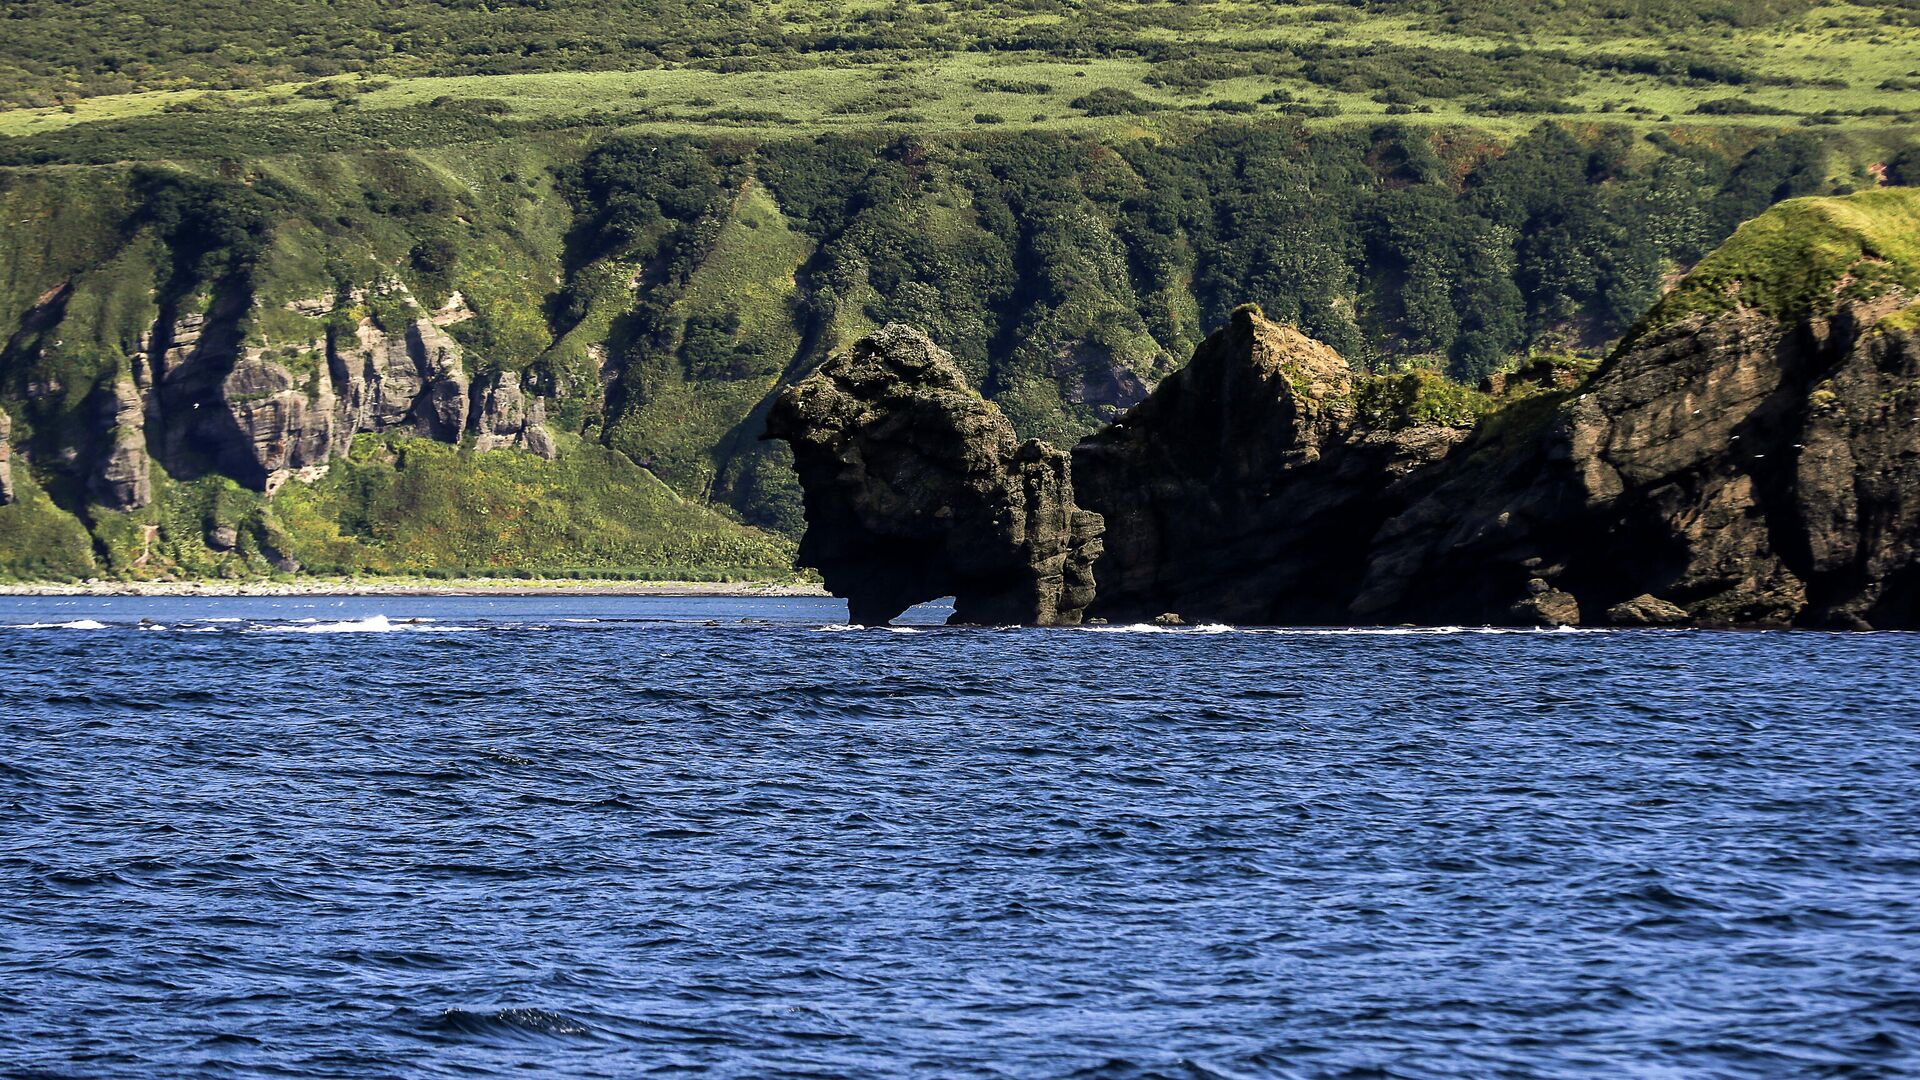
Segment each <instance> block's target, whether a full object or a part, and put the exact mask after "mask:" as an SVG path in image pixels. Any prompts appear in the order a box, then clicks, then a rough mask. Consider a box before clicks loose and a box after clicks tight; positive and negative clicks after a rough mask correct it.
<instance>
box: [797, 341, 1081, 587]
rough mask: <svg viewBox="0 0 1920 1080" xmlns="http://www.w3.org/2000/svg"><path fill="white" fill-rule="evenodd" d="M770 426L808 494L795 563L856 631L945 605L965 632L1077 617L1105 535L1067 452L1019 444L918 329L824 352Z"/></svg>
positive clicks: (1007, 426)
mask: <svg viewBox="0 0 1920 1080" xmlns="http://www.w3.org/2000/svg"><path fill="white" fill-rule="evenodd" d="M767 432H768V436H769V437H770V438H777V439H782V440H785V441H786V442H787V443H788V444H789V445H790V446H791V447H792V448H793V454H794V468H795V470H796V471H797V472H798V474H799V478H800V485H801V489H802V491H803V493H804V498H805V503H806V513H807V531H806V534H805V536H803V537H802V538H801V541H800V552H799V563H800V564H801V565H802V566H808V567H813V568H815V569H817V570H819V571H820V573H821V575H822V576H823V578H824V579H825V581H826V585H827V588H829V589H830V590H832V591H833V593H834V594H835V595H837V596H842V597H845V598H846V599H847V605H848V610H849V614H850V616H851V617H852V619H853V620H854V621H855V622H857V623H862V624H868V625H874V624H882V623H886V622H888V621H889V620H891V619H893V618H895V617H896V616H898V615H899V614H900V613H902V612H904V611H905V610H906V609H907V608H909V607H911V606H913V605H914V604H917V603H922V602H925V601H928V600H933V599H937V598H939V597H942V596H952V597H954V613H953V617H952V621H953V622H956V623H974V624H1013V623H1030V624H1040V625H1070V624H1074V623H1078V622H1079V621H1080V620H1081V616H1082V613H1083V612H1084V610H1085V608H1086V605H1087V603H1088V601H1090V600H1091V599H1092V597H1093V575H1092V566H1093V561H1094V559H1095V558H1096V557H1097V556H1098V555H1099V551H1100V531H1101V530H1100V519H1099V517H1098V516H1097V515H1094V514H1091V513H1088V512H1087V511H1085V510H1082V509H1080V508H1079V507H1078V506H1077V505H1076V504H1075V502H1074V497H1073V482H1072V470H1071V464H1070V462H1069V460H1068V456H1067V455H1066V454H1065V453H1064V452H1062V451H1060V450H1056V449H1054V448H1053V447H1051V446H1048V445H1047V444H1046V443H1043V442H1040V441H1038V440H1028V441H1026V442H1021V441H1020V440H1019V439H1018V438H1017V437H1016V436H1015V435H1014V431H1013V426H1012V425H1011V424H1009V423H1008V422H1007V420H1006V418H1005V417H1004V416H1002V415H1001V414H1000V411H999V409H997V408H996V407H995V406H994V405H992V404H991V403H989V402H987V401H986V400H984V399H983V398H981V397H980V395H979V394H978V393H976V392H975V391H974V390H973V389H972V388H971V387H969V386H968V385H967V383H966V381H965V379H964V378H963V377H962V376H961V374H960V371H959V369H958V368H957V367H955V366H954V363H953V359H952V357H950V356H949V355H948V354H947V353H946V352H945V351H943V350H941V349H940V348H938V347H937V346H935V345H934V344H933V342H932V341H930V340H928V338H927V337H926V335H925V334H922V333H921V332H919V331H917V330H912V329H909V328H907V327H903V326H889V327H886V328H885V329H883V330H881V331H879V332H878V333H875V334H872V335H870V336H868V337H866V338H863V339H862V340H860V341H859V342H857V343H856V344H855V345H854V346H853V348H852V349H851V350H850V351H848V352H846V353H843V354H839V355H836V356H834V357H832V358H830V359H829V360H828V361H827V362H826V363H825V364H824V365H823V366H822V367H821V368H820V370H819V371H818V372H816V373H815V374H813V375H812V376H810V377H809V378H807V379H805V380H803V381H801V382H799V383H797V384H795V385H793V386H791V387H788V388H787V389H786V390H785V391H783V392H782V393H781V395H780V396H779V398H778V399H777V400H776V402H775V403H774V406H773V409H772V412H771V413H770V415H769V417H768V421H767Z"/></svg>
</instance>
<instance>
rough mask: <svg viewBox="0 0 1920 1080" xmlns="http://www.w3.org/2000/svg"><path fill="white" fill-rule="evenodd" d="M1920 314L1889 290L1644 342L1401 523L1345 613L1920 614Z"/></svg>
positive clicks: (1658, 619)
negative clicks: (1828, 309) (1822, 312)
mask: <svg viewBox="0 0 1920 1080" xmlns="http://www.w3.org/2000/svg"><path fill="white" fill-rule="evenodd" d="M1916 314H1920V307H1916V304H1915V302H1914V301H1913V300H1911V299H1910V298H1909V297H1907V296H1906V294H1904V293H1902V292H1899V291H1897V290H1896V291H1894V292H1890V293H1887V294H1883V295H1881V296H1880V297H1878V298H1875V299H1872V300H1860V301H1846V302H1842V303H1840V304H1838V305H1836V307H1835V309H1834V310H1833V312H1832V313H1831V314H1830V315H1827V316H1824V317H1819V318H1810V319H1805V320H1799V321H1782V320H1779V319H1776V318H1773V317H1771V316H1769V315H1767V314H1764V313H1762V312H1759V311H1755V310H1752V309H1748V308H1735V309H1733V310H1730V311H1726V312H1723V313H1719V314H1714V315H1695V316H1692V317H1689V318H1685V319H1682V320H1679V321H1676V322H1674V323H1673V324H1671V325H1667V326H1664V327H1661V328H1659V329H1657V330H1655V331H1653V332H1651V333H1649V334H1647V335H1646V336H1645V337H1643V338H1641V339H1640V340H1639V341H1636V342H1634V343H1633V344H1632V345H1631V346H1630V347H1628V348H1625V349H1623V350H1621V351H1620V352H1618V353H1617V354H1616V355H1615V356H1614V357H1613V358H1612V359H1611V360H1610V361H1609V362H1608V363H1607V364H1606V365H1605V366H1604V367H1603V368H1602V370H1601V371H1600V372H1598V373H1597V374H1596V375H1595V376H1594V378H1593V379H1592V380H1591V381H1589V382H1588V383H1587V384H1586V385H1585V386H1584V387H1582V388H1581V389H1580V391H1579V392H1578V393H1577V395H1576V396H1574V397H1573V398H1572V400H1571V401H1569V402H1568V403H1567V404H1566V405H1565V406H1564V407H1563V408H1562V409H1560V410H1558V411H1557V412H1556V413H1554V414H1552V415H1551V416H1548V417H1545V418H1544V419H1543V420H1542V421H1541V422H1539V423H1537V424H1535V425H1533V428H1532V429H1531V430H1527V431H1522V432H1518V433H1515V432H1507V433H1493V434H1490V435H1487V436H1484V437H1482V438H1481V440H1480V442H1481V445H1479V446H1476V447H1475V448H1474V450H1475V451H1477V452H1475V453H1469V454H1467V455H1465V456H1464V457H1463V458H1462V460H1461V461H1460V462H1459V463H1458V465H1457V466H1456V467H1454V468H1452V469H1450V470H1449V476H1448V478H1447V480H1446V482H1445V483H1443V484H1441V485H1438V486H1436V487H1435V488H1434V489H1433V490H1432V491H1431V492H1429V493H1428V494H1427V495H1426V496H1425V497H1424V498H1423V499H1421V500H1420V501H1419V502H1418V503H1417V504H1415V505H1414V506H1412V507H1411V508H1409V509H1408V510H1407V512H1406V513H1404V514H1402V515H1400V516H1398V517H1397V518H1396V519H1395V520H1393V521H1391V522H1389V523H1388V524H1387V525H1386V526H1385V527H1384V528H1383V529H1382V530H1381V533H1380V535H1379V536H1378V537H1376V538H1375V541H1374V544H1373V549H1374V550H1373V553H1372V556H1371V559H1370V566H1369V570H1368V576H1367V580H1366V582H1365V585H1364V587H1363V588H1362V590H1361V592H1360V594H1359V595H1358V596H1357V597H1356V599H1355V603H1354V606H1353V615H1354V616H1355V617H1356V618H1360V619H1370V618H1407V619H1415V620H1422V621H1434V620H1446V621H1488V622H1500V621H1512V620H1520V621H1531V620H1532V619H1533V617H1536V616H1538V617H1539V621H1548V622H1555V623H1572V622H1575V621H1578V622H1583V623H1588V622H1599V623H1614V624H1620V625H1653V624H1658V625H1674V624H1679V623H1683V622H1690V623H1695V624H1700V625H1716V626H1784V625H1808V626H1836V627H1854V628H1864V627H1876V628H1883V629H1884V628H1894V627H1910V626H1914V625H1916V623H1920V391H1917V390H1916V388H1920V341H1917V340H1916V333H1915V324H1916V318H1915V316H1916ZM1502 435H1504V437H1505V444H1504V445H1501V444H1500V443H1499V441H1498V440H1499V438H1500V437H1501V436H1502ZM1544 595H1554V596H1557V597H1564V599H1560V600H1558V601H1557V602H1556V603H1555V605H1554V608H1553V610H1551V611H1543V610H1541V609H1540V608H1539V605H1538V604H1537V603H1536V602H1535V601H1536V598H1537V597H1539V596H1544Z"/></svg>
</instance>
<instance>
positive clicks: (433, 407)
mask: <svg viewBox="0 0 1920 1080" xmlns="http://www.w3.org/2000/svg"><path fill="white" fill-rule="evenodd" d="M327 303H328V301H326V300H325V299H324V298H322V299H320V300H315V301H301V302H297V303H296V304H295V305H292V306H294V307H295V309H296V310H298V311H300V312H302V313H305V312H309V311H319V312H321V313H324V312H325V311H326V310H330V308H328V307H326V306H325V305H326V304H327ZM243 310H244V306H243V305H240V304H238V303H237V302H234V301H231V300H224V301H219V302H216V303H215V305H214V306H213V307H212V309H210V310H209V312H208V313H207V314H205V315H187V316H182V317H180V318H179V319H177V320H175V321H174V322H173V323H172V324H171V325H163V326H160V327H157V328H156V331H155V334H154V335H153V340H152V341H150V342H148V343H146V344H145V345H143V347H142V351H141V354H140V355H139V356H136V357H135V358H134V360H135V374H136V376H138V377H140V382H139V385H138V386H136V385H135V384H134V383H124V385H123V386H121V387H120V388H117V389H116V390H114V391H113V392H112V393H109V394H107V395H105V397H104V398H103V404H102V406H101V408H102V419H101V421H100V423H99V427H100V429H101V430H102V431H103V432H110V433H112V437H111V438H109V439H106V440H103V441H104V443H105V444H106V448H105V449H104V450H102V451H101V452H100V453H99V454H97V455H96V460H97V464H96V470H95V473H96V474H95V478H94V484H93V491H94V495H95V497H96V498H97V499H99V500H100V501H101V502H102V503H103V504H104V505H107V506H109V507H112V508H114V509H122V510H124V509H131V508H132V507H134V506H140V505H144V504H145V502H146V500H147V499H148V498H150V491H149V489H148V488H147V487H146V483H147V481H146V465H145V445H146V444H148V443H151V444H152V445H153V446H154V447H155V448H156V452H157V453H158V454H159V456H160V458H161V460H162V462H163V463H164V464H165V465H166V467H167V470H168V471H169V472H171V473H173V474H174V475H177V476H183V477H192V476H198V475H202V474H204V473H206V472H208V471H218V472H220V473H223V474H225V475H227V476H230V477H232V478H233V479H235V480H236V481H238V482H240V483H242V484H245V485H247V486H249V487H252V488H255V489H256V490H262V491H268V492H271V491H273V490H275V489H277V488H278V487H279V486H280V485H281V484H282V483H284V482H286V480H287V479H288V478H290V477H294V476H307V477H312V476H315V475H317V474H318V473H319V472H321V471H324V470H325V468H326V467H327V464H328V462H330V461H331V460H332V459H334V458H337V457H343V456H345V455H346V453H347V451H348V449H349V447H350V446H351V444H352V441H353V437H354V436H355V435H356V434H359V433H361V432H372V433H379V432H384V431H392V430H411V431H414V432H416V433H418V434H420V435H423V436H426V437H428V438H433V439H438V440H440V441H443V442H457V441H459V439H460V437H461V435H462V434H463V433H464V432H465V431H467V429H468V426H469V419H470V415H469V414H470V412H471V410H472V409H473V406H474V398H475V396H476V395H475V394H474V393H473V392H472V391H471V389H470V387H469V384H468V379H467V375H466V370H465V365H464V363H463V362H462V358H461V354H460V347H459V345H458V344H457V343H455V342H454V341H453V339H452V338H450V337H448V336H447V335H446V333H445V332H444V331H442V330H441V329H440V327H438V326H437V325H435V324H434V322H433V321H432V320H431V319H429V318H426V317H424V316H422V317H420V318H416V319H414V320H412V321H410V322H408V323H406V324H405V325H404V326H402V327H400V328H399V329H397V330H392V331H388V330H383V329H381V328H380V327H379V326H378V325H376V324H375V323H374V321H373V320H372V319H370V318H362V319H361V320H360V321H359V322H358V323H357V324H356V325H354V326H353V327H352V328H351V329H350V330H348V331H345V332H333V333H329V334H328V335H327V336H326V337H322V338H320V339H318V340H315V341H311V342H305V343H302V344H298V345H295V346H294V347H292V348H290V349H289V348H287V347H285V346H281V347H276V348H262V347H256V346H250V345H244V344H242V342H241V341H240V339H239V334H238V331H237V328H236V320H237V318H238V316H239V314H240V313H241V312H242V311H243ZM300 356H304V358H305V360H304V363H303V362H300V361H299V360H297V359H295V358H296V357H300ZM143 388H144V389H145V390H146V394H145V395H144V402H143V400H142V399H143V395H142V389H143ZM511 396H512V397H513V398H514V399H515V401H516V402H517V405H516V406H515V407H516V408H517V410H518V411H517V412H515V413H513V414H512V415H511V416H508V415H503V414H500V413H499V412H498V410H496V412H495V414H494V416H493V419H494V420H495V421H496V426H510V427H511V429H512V430H511V432H510V433H508V432H503V431H499V430H493V431H485V432H481V433H480V434H481V435H482V437H483V438H488V437H497V436H499V435H502V434H506V435H507V441H506V442H505V443H504V444H503V445H518V446H524V447H526V448H527V449H530V450H533V451H534V452H537V453H547V454H551V451H552V440H551V437H550V436H548V434H547V433H546V431H545V430H544V429H543V428H539V427H538V425H539V423H540V421H541V420H542V419H543V418H544V413H543V412H542V407H541V405H540V403H539V402H538V400H537V399H535V401H534V402H533V403H532V404H528V403H527V402H526V401H524V400H522V399H521V395H520V392H519V385H518V381H517V378H516V381H515V384H514V386H513V388H512V395H511ZM129 402H131V403H132V405H131V406H130V405H129ZM143 413H144V419H145V422H146V423H145V426H146V428H147V429H148V430H147V431H146V432H144V433H143V432H141V430H140V424H139V423H138V422H137V421H138V420H139V419H140V418H141V415H142V414H143ZM473 419H475V420H477V419H478V418H477V417H474V418H473ZM543 448H544V449H543Z"/></svg>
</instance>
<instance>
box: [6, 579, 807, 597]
mask: <svg viewBox="0 0 1920 1080" xmlns="http://www.w3.org/2000/svg"><path fill="white" fill-rule="evenodd" d="M826 595H828V593H827V591H826V590H825V589H824V588H822V587H821V586H819V585H816V584H813V583H811V582H777V581H741V582H711V581H554V580H541V579H534V580H522V579H507V578H468V579H461V580H450V581H422V580H419V579H416V578H374V579H365V578H311V579H305V578H303V579H298V580H294V581H83V582H78V583H75V584H55V583H46V584H11V585H9V584H0V596H687V597H693V596H711V597H789V596H793V597H801V596H826Z"/></svg>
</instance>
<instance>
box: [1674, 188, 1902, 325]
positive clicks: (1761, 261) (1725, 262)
mask: <svg viewBox="0 0 1920 1080" xmlns="http://www.w3.org/2000/svg"><path fill="white" fill-rule="evenodd" d="M1891 286H1899V287H1901V288H1904V289H1906V290H1907V291H1909V292H1920V188H1889V189H1886V190H1883V191H1869V192H1862V193H1860V194H1857V195H1848V196H1841V197H1829V198H1805V199H1791V200H1788V201H1787V202H1783V203H1781V204H1779V205H1778V206H1775V207H1774V208H1773V209H1771V210H1768V211H1767V212H1766V213H1764V214H1762V215H1760V216H1759V217H1757V218H1754V219H1753V220H1752V221H1749V222H1747V223H1746V224H1744V225H1742V226H1740V228H1739V230H1738V231H1737V232H1735V233H1734V234H1733V236H1732V238H1731V239H1729V240H1728V241H1727V242H1726V243H1725V244H1723V245H1721V246H1720V248H1719V249H1718V250H1716V251H1714V252H1713V253H1712V254H1711V255H1709V256H1707V257H1706V258H1705V259H1703V260H1701V262H1700V264H1699V265H1698V266H1697V267H1695V268H1694V270H1693V272H1692V273H1690V274H1688V275H1687V277H1686V278H1685V279H1684V280H1683V281H1681V282H1680V284H1679V285H1678V286H1676V287H1675V288H1674V290H1673V291H1672V292H1671V293H1669V294H1668V295H1667V297H1666V299H1665V300H1663V301H1662V302H1661V303H1660V304H1659V306H1658V307H1656V308H1655V309H1654V310H1653V311H1652V313H1650V314H1649V315H1648V317H1647V320H1646V323H1645V325H1644V328H1643V330H1642V332H1645V330H1650V329H1657V328H1659V327H1662V326H1668V325H1671V324H1673V323H1675V322H1678V321H1679V320H1681V319H1683V318H1686V317H1688V316H1690V315H1694V314H1701V313H1706V314H1711V313H1714V312H1718V311H1726V310H1730V309H1732V308H1734V307H1736V306H1738V307H1746V308H1752V309H1754V310H1757V311H1762V312H1765V313H1766V314H1768V315H1771V316H1773V317H1774V318H1777V319H1780V320H1783V321H1790V320H1797V319H1800V318H1802V317H1804V316H1806V315H1807V314H1808V313H1810V312H1813V311H1817V310H1820V309H1822V308H1826V307H1830V306H1831V305H1832V303H1833V300H1834V297H1835V295H1836V291H1837V290H1844V292H1845V294H1848V295H1867V294H1871V293H1874V292H1877V291H1879V290H1882V289H1885V288H1888V287H1891Z"/></svg>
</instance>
